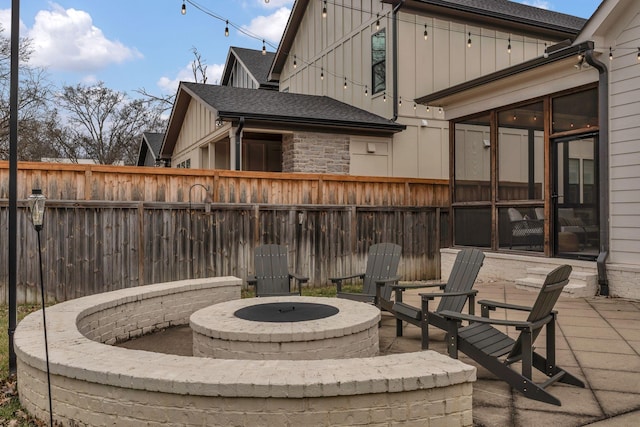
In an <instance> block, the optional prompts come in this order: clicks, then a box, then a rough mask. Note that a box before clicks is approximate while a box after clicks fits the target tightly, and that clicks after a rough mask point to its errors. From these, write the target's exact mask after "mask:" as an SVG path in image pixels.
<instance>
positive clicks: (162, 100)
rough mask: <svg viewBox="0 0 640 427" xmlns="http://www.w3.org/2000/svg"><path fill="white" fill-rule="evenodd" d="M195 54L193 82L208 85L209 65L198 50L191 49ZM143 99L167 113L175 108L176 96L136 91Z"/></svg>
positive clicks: (192, 67)
mask: <svg viewBox="0 0 640 427" xmlns="http://www.w3.org/2000/svg"><path fill="white" fill-rule="evenodd" d="M191 52H192V53H193V56H194V58H193V61H192V62H191V71H192V73H193V81H194V82H196V83H207V63H206V61H205V60H204V59H202V55H201V54H200V52H198V49H197V48H195V47H193V48H191ZM136 92H137V93H138V94H140V95H141V96H142V98H143V99H144V100H145V101H146V102H148V103H149V106H150V108H159V109H161V110H162V112H167V111H169V110H171V109H172V108H173V103H174V101H175V98H176V96H175V94H172V95H154V94H152V93H151V92H149V91H147V90H146V89H145V88H141V89H138V90H136Z"/></svg>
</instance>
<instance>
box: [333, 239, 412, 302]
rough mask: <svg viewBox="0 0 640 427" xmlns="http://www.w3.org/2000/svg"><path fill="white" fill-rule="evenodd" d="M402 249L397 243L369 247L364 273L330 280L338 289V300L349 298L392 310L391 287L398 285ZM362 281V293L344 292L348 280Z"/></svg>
mask: <svg viewBox="0 0 640 427" xmlns="http://www.w3.org/2000/svg"><path fill="white" fill-rule="evenodd" d="M401 254H402V248H401V247H400V245H396V244H395V243H377V244H375V245H371V247H369V253H368V255H367V265H366V269H365V272H364V273H356V274H350V275H346V276H342V277H332V278H329V280H330V281H331V283H333V284H335V285H336V287H337V291H338V292H337V296H338V298H348V299H351V300H356V301H363V302H368V303H371V304H375V305H377V306H378V307H379V308H380V309H382V310H388V309H390V308H391V302H390V301H391V292H392V290H391V286H389V285H390V284H393V283H398V280H400V279H399V277H398V276H397V273H398V265H399V264H400V256H401ZM353 279H359V280H362V282H363V286H362V293H349V292H343V291H342V284H343V282H344V281H346V280H353Z"/></svg>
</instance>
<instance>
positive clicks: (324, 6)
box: [322, 0, 327, 18]
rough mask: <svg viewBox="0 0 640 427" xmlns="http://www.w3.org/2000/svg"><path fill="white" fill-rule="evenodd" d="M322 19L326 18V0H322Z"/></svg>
mask: <svg viewBox="0 0 640 427" xmlns="http://www.w3.org/2000/svg"><path fill="white" fill-rule="evenodd" d="M322 17H323V18H326V17H327V0H324V2H323V3H322Z"/></svg>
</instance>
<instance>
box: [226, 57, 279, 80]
mask: <svg viewBox="0 0 640 427" xmlns="http://www.w3.org/2000/svg"><path fill="white" fill-rule="evenodd" d="M231 49H232V51H233V52H234V53H235V54H236V56H237V57H238V59H240V60H241V61H242V62H243V63H244V65H245V66H246V67H247V69H248V70H249V72H250V73H251V74H252V75H253V77H255V79H256V80H257V81H258V83H259V84H260V86H273V87H276V88H277V87H278V83H277V82H270V81H269V70H270V69H271V63H272V62H273V58H274V56H275V55H276V54H275V52H267V53H266V54H264V55H263V54H262V51H261V50H255V49H245V48H242V47H232V48H231Z"/></svg>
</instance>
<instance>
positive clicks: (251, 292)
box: [241, 283, 362, 298]
mask: <svg viewBox="0 0 640 427" xmlns="http://www.w3.org/2000/svg"><path fill="white" fill-rule="evenodd" d="M342 291H343V292H352V293H360V292H362V283H360V284H343V285H342ZM255 296H256V292H255V288H254V287H253V286H251V287H249V288H246V289H242V291H241V297H242V298H253V297H255ZM302 296H305V297H335V296H336V287H335V286H331V285H327V286H319V287H303V288H302Z"/></svg>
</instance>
